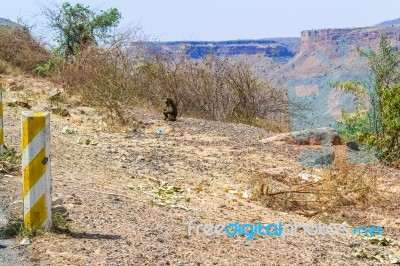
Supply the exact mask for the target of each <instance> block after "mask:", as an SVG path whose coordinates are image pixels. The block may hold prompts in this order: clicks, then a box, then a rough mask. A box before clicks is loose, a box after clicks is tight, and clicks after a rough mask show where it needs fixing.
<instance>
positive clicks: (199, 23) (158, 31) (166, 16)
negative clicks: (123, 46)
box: [0, 0, 400, 42]
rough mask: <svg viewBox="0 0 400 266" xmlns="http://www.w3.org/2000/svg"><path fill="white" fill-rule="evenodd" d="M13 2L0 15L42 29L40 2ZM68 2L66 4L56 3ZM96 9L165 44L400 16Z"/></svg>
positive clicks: (355, 5)
mask: <svg viewBox="0 0 400 266" xmlns="http://www.w3.org/2000/svg"><path fill="white" fill-rule="evenodd" d="M45 2H46V1H45V0H43V1H32V2H30V1H29V2H27V1H23V0H14V1H12V2H8V3H7V6H6V7H2V9H1V10H0V17H2V18H6V19H10V20H13V21H17V20H18V18H20V19H22V21H24V22H28V24H33V25H36V26H39V27H40V26H42V25H43V20H42V19H41V14H40V8H39V3H45ZM53 2H56V3H59V4H60V3H63V2H65V1H59V0H55V1H53ZM69 2H70V3H73V4H75V3H83V4H85V5H89V6H90V7H91V8H95V9H99V10H100V9H103V10H105V9H108V8H110V7H116V8H118V9H119V10H120V11H121V13H122V16H123V18H122V20H121V26H122V27H125V26H128V25H138V24H140V26H141V28H142V29H143V31H144V33H145V34H147V35H150V37H152V38H155V39H157V40H159V41H162V42H169V41H226V40H257V39H268V38H285V37H300V33H301V31H303V30H312V29H325V28H353V27H367V26H373V25H376V24H378V23H380V22H383V21H387V20H393V19H397V18H399V17H400V15H398V10H400V1H398V0H381V1H378V0H376V1H369V2H367V1H361V0H354V1H346V0H336V1H330V2H323V1H317V0H304V1H302V2H295V1H292V0H281V1H273V2H271V1H262V0H248V1H239V0H230V1H229V0H214V1H211V0H203V1H196V2H188V1H184V0H169V1H162V0H148V1H146V2H145V1H132V2H114V1H96V0H82V1H75V0H74V1H69Z"/></svg>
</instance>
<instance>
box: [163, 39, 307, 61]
mask: <svg viewBox="0 0 400 266" xmlns="http://www.w3.org/2000/svg"><path fill="white" fill-rule="evenodd" d="M299 47H300V38H277V39H263V40H236V41H222V42H193V41H186V42H163V43H160V45H159V48H160V49H161V51H163V52H167V53H177V52H185V53H186V54H187V55H188V56H189V57H191V58H193V59H198V58H201V57H203V56H205V55H207V54H210V53H216V54H218V55H225V56H238V55H251V56H253V55H261V56H264V57H268V58H271V59H273V60H274V61H278V62H281V63H286V62H288V61H290V60H291V59H292V58H293V57H294V56H295V55H296V54H297V53H298V51H299Z"/></svg>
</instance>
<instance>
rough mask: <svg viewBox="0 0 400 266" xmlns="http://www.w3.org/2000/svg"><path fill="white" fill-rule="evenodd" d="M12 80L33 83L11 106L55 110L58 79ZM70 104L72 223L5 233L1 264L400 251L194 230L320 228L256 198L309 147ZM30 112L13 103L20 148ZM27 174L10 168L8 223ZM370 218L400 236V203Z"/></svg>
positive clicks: (294, 168)
mask: <svg viewBox="0 0 400 266" xmlns="http://www.w3.org/2000/svg"><path fill="white" fill-rule="evenodd" d="M3 80H5V83H6V84H5V85H6V86H7V83H10V82H12V81H17V82H23V83H24V86H23V87H21V88H20V89H21V90H18V91H13V92H9V91H6V93H4V98H5V99H4V101H5V102H7V101H11V100H12V99H21V100H24V101H27V102H29V103H30V104H31V105H32V106H33V109H34V110H43V109H44V108H45V107H47V106H49V105H50V103H49V101H48V100H47V96H46V95H48V94H50V93H51V92H52V91H54V89H55V87H54V85H53V84H51V83H49V82H47V81H45V80H41V79H33V78H31V77H27V76H13V77H11V76H9V77H8V76H7V77H3ZM65 106H66V107H67V109H68V110H69V112H70V114H71V116H70V117H63V116H58V115H54V114H53V115H52V116H51V152H52V157H51V166H52V178H53V179H52V182H53V191H52V193H53V199H54V200H57V202H58V204H61V205H62V206H63V207H65V209H66V210H67V211H68V216H67V218H66V220H65V221H66V222H68V227H67V228H66V227H63V228H64V229H58V230H52V231H50V232H44V233H40V234H39V235H38V236H36V237H31V238H30V243H29V244H28V245H19V243H20V241H21V240H22V238H23V237H22V236H18V237H17V238H15V239H11V240H10V239H8V240H4V239H3V240H0V265H2V263H3V265H379V264H380V262H379V261H378V260H373V259H367V258H364V259H362V258H357V257H356V256H355V255H354V251H355V249H362V250H364V251H365V252H367V253H368V254H373V253H375V252H378V253H379V254H383V255H385V256H388V255H393V256H400V249H399V245H398V244H397V243H396V242H395V243H392V244H391V245H389V246H385V247H384V246H378V245H373V244H371V243H369V242H368V241H365V240H364V239H362V238H360V237H358V236H351V237H330V236H325V237H311V236H304V235H303V234H299V235H298V236H296V237H288V238H286V239H285V240H284V239H282V238H280V237H256V238H254V239H253V240H250V241H247V240H245V237H243V236H242V237H228V236H222V237H216V236H212V237H207V236H205V235H204V234H199V235H196V234H195V233H194V232H192V234H191V235H190V236H188V222H189V221H190V220H192V219H196V220H197V222H195V224H198V223H203V224H206V223H212V224H218V223H225V224H228V223H231V222H234V221H238V222H240V223H256V222H258V221H260V222H262V223H263V224H267V223H278V222H279V221H282V222H284V223H288V222H303V223H313V222H314V223H318V221H315V220H314V219H313V218H306V217H305V216H301V215H298V214H296V213H294V212H293V213H292V212H289V213H285V212H278V211H275V210H272V209H268V208H266V207H265V206H264V205H263V204H262V203H260V202H259V201H256V200H252V197H251V194H252V193H255V191H254V189H252V188H253V187H252V183H251V179H252V176H254V175H255V174H256V173H258V172H260V171H265V169H271V168H277V169H287V171H288V172H289V173H290V174H291V175H295V176H296V175H298V174H299V173H303V172H306V171H307V170H305V169H301V168H300V166H299V165H298V163H297V161H296V160H297V156H298V154H299V152H300V151H301V149H304V148H302V147H299V146H295V145H285V144H280V145H276V144H274V143H262V142H260V140H262V139H265V138H267V137H271V136H273V134H272V133H268V132H265V131H264V130H262V129H259V128H255V127H251V126H247V125H241V124H230V123H222V122H215V121H205V120H198V119H191V118H185V117H181V118H180V119H178V121H177V122H165V121H163V120H162V119H161V116H160V115H159V114H155V113H152V112H149V111H145V110H135V111H134V113H135V114H134V117H135V118H136V119H137V121H140V122H138V123H132V125H131V127H130V128H128V127H126V128H116V127H112V126H110V125H108V124H106V122H104V121H105V120H104V118H103V117H102V116H101V115H99V114H98V113H96V112H95V111H94V110H93V109H91V108H89V107H82V106H75V105H74V104H71V105H70V106H68V101H66V103H65ZM23 110H25V109H24V108H23V107H21V106H17V107H9V106H6V107H5V110H4V128H5V143H6V145H7V146H8V147H15V148H17V149H18V148H19V139H20V115H21V111H23ZM157 133H158V134H157ZM399 176H400V173H399V172H398V171H395V170H393V169H388V168H384V167H382V182H383V181H384V182H392V183H391V184H392V186H399V183H400V181H399V179H398V178H399ZM20 179H21V176H20V175H18V174H16V173H13V174H11V175H0V191H1V196H0V199H1V206H3V207H4V208H3V212H1V211H0V214H1V213H3V216H4V217H5V218H4V219H6V218H8V219H9V218H12V217H14V218H15V217H17V218H21V217H22V213H21V212H22V201H21V190H22V188H21V182H20ZM162 182H166V183H168V184H165V183H162ZM163 184H164V185H163ZM162 185H163V187H161V186H162ZM168 193H170V194H168ZM0 209H1V208H0ZM365 213H366V214H365V215H364V220H368V221H369V222H370V224H376V225H382V226H390V227H391V228H392V229H393V230H392V231H391V232H390V233H389V234H388V235H385V236H387V237H390V238H392V239H394V240H399V239H400V234H399V230H398V229H399V227H400V219H399V212H398V210H394V211H393V213H392V214H388V213H385V212H379V211H376V210H375V209H374V208H373V207H372V206H370V208H367V209H366V210H365ZM63 221H64V220H62V221H61V222H63ZM0 222H1V215H0ZM58 222H60V221H58ZM384 263H386V264H387V263H389V262H387V261H385V262H384Z"/></svg>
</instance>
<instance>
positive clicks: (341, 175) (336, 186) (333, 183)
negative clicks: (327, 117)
mask: <svg viewBox="0 0 400 266" xmlns="http://www.w3.org/2000/svg"><path fill="white" fill-rule="evenodd" d="M378 174H379V170H377V169H376V168H375V167H374V166H366V167H363V168H355V167H354V165H350V164H349V163H348V162H347V161H346V160H345V158H340V159H335V161H334V164H333V167H332V168H331V169H325V170H323V171H322V172H321V173H318V175H315V176H313V175H311V176H310V178H309V179H308V180H302V179H301V178H300V177H298V176H294V177H293V176H292V177H289V176H286V177H285V178H276V177H274V176H268V175H260V174H257V175H255V176H254V177H253V179H252V182H251V183H252V185H253V186H254V187H255V189H256V191H258V193H257V194H256V195H255V199H256V200H260V201H262V202H263V203H264V204H265V205H266V206H267V207H270V208H273V209H277V210H280V211H295V212H297V213H299V214H303V215H306V216H314V215H321V216H324V215H326V214H334V213H338V212H340V211H341V210H342V209H344V208H348V207H352V208H353V209H355V208H359V209H362V208H365V207H369V206H374V205H379V204H382V203H384V202H387V198H388V197H389V192H388V191H386V190H382V189H380V188H379V186H378Z"/></svg>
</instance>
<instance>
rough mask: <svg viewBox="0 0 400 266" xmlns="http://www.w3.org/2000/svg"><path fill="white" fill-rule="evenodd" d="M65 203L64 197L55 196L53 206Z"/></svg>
mask: <svg viewBox="0 0 400 266" xmlns="http://www.w3.org/2000/svg"><path fill="white" fill-rule="evenodd" d="M63 203H64V200H63V198H60V197H54V199H53V206H57V205H62V204H63Z"/></svg>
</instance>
